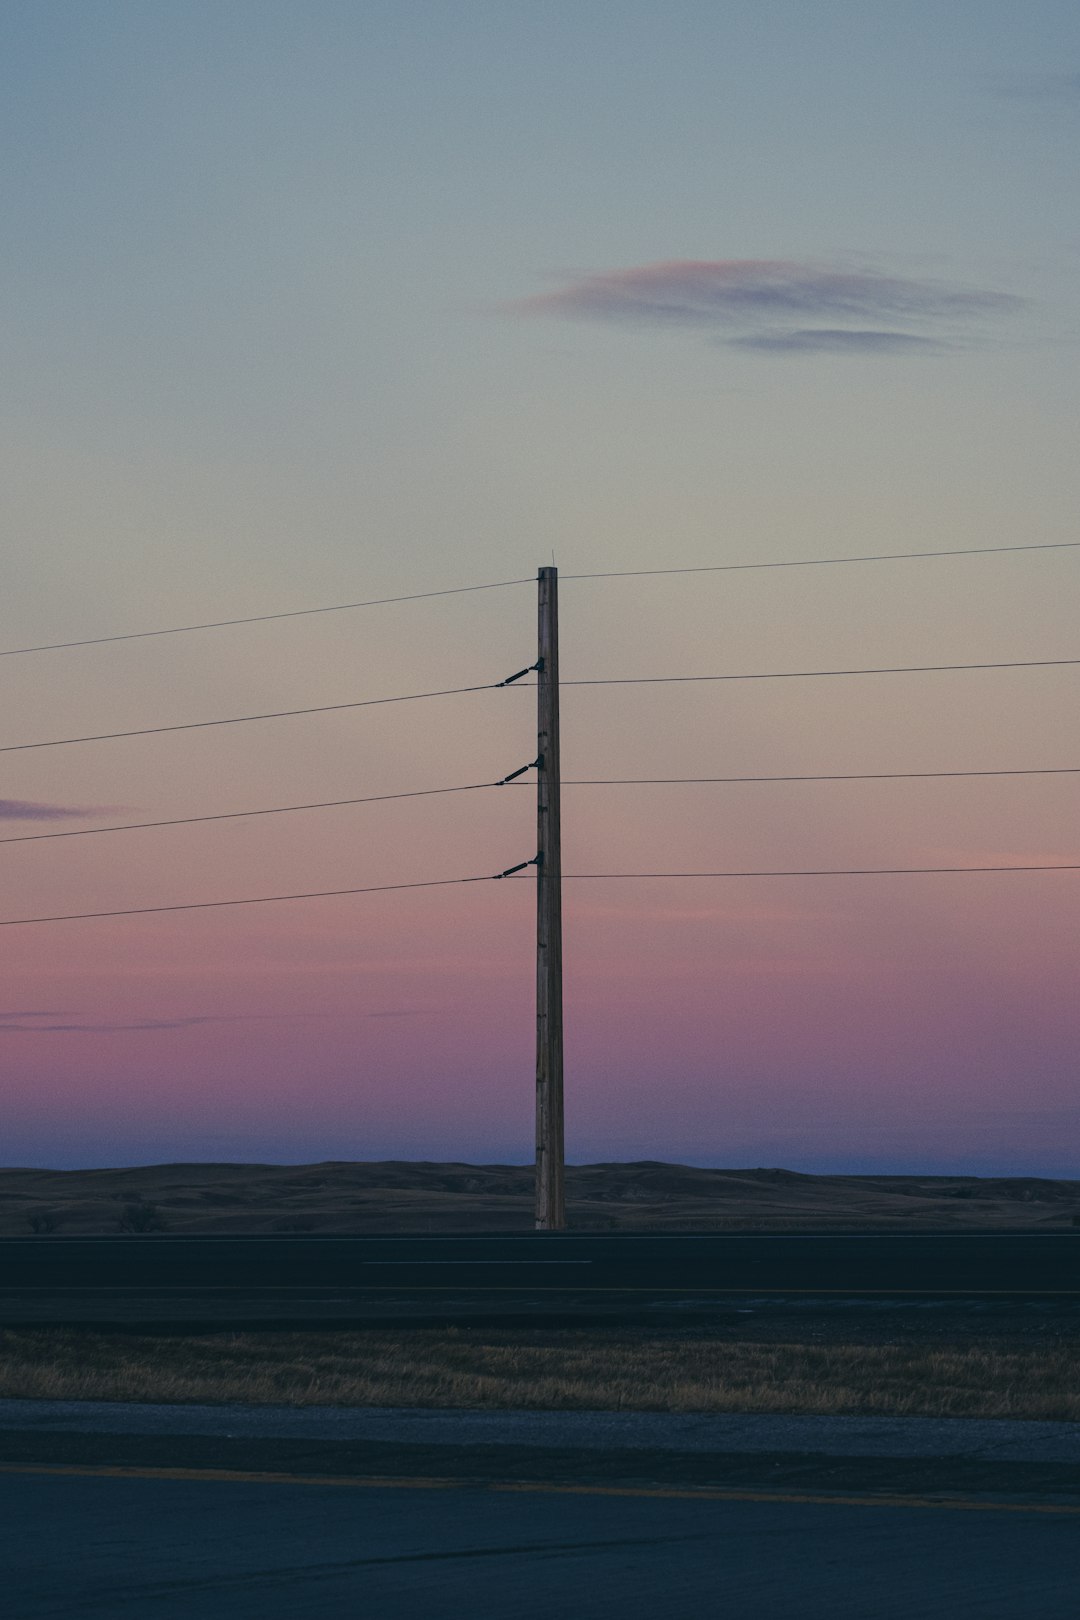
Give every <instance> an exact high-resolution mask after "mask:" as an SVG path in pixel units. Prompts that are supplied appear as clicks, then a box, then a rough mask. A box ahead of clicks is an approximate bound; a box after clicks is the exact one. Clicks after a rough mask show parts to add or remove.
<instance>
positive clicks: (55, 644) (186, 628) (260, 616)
mask: <svg viewBox="0 0 1080 1620" xmlns="http://www.w3.org/2000/svg"><path fill="white" fill-rule="evenodd" d="M535 583H536V581H535V580H533V579H497V580H493V581H492V582H491V583H490V584H487V585H455V586H453V587H452V588H451V589H449V590H443V591H414V592H413V593H412V594H411V595H409V596H375V597H372V598H371V599H370V600H369V601H366V602H331V603H330V604H329V605H328V606H325V607H313V608H291V609H289V611H288V612H285V613H254V614H252V615H250V617H248V618H244V619H211V620H208V621H207V622H206V623H205V624H174V625H170V626H168V627H167V628H166V629H164V630H128V631H126V632H125V633H124V634H122V635H116V636H88V637H86V638H85V639H84V640H82V641H51V642H47V643H45V644H44V645H42V646H40V647H5V648H3V649H0V658H18V657H21V656H22V655H23V654H24V653H39V652H62V651H63V650H64V649H66V648H69V647H100V646H102V645H104V644H105V643H106V642H112V641H145V640H147V639H148V638H149V637H151V636H184V635H189V634H191V632H192V631H195V630H226V629H231V628H233V627H234V626H235V625H240V624H268V623H269V622H270V621H271V620H272V619H305V618H310V617H311V616H312V615H313V614H317V613H349V612H352V611H353V610H354V609H356V608H367V607H386V606H387V605H388V604H389V603H391V602H426V601H429V600H430V599H431V598H432V597H435V596H466V595H468V594H469V593H470V592H472V591H501V590H505V589H507V588H508V587H509V586H511V585H534V584H535Z"/></svg>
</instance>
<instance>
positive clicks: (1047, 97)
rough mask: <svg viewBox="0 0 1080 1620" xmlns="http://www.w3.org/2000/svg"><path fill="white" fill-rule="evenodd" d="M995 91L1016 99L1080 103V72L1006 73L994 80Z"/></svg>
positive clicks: (1000, 94)
mask: <svg viewBox="0 0 1080 1620" xmlns="http://www.w3.org/2000/svg"><path fill="white" fill-rule="evenodd" d="M992 88H993V90H994V93H995V94H996V95H999V96H1007V97H1009V98H1010V99H1012V100H1016V101H1065V102H1069V101H1075V102H1077V103H1080V72H1072V73H1070V72H1065V73H1060V72H1059V73H1006V74H1002V75H1001V76H1000V77H998V78H996V79H995V80H994V81H993V84H992Z"/></svg>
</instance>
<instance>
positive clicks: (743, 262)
mask: <svg viewBox="0 0 1080 1620" xmlns="http://www.w3.org/2000/svg"><path fill="white" fill-rule="evenodd" d="M1020 307H1021V300H1020V299H1018V298H1015V297H1013V296H1011V295H1009V294H1007V293H999V292H990V291H986V290H983V289H979V288H972V287H957V286H950V285H949V284H947V283H944V282H938V281H932V280H920V279H917V278H914V277H904V276H888V275H884V274H882V273H881V272H879V271H876V270H850V269H836V268H831V267H829V266H826V265H815V264H800V263H797V262H794V261H792V260H787V259H718V260H702V259H674V260H666V261H664V262H663V263H660V264H646V265H639V266H636V267H632V268H630V269H626V270H609V271H603V272H600V273H598V274H595V275H588V276H583V277H581V278H579V279H577V280H574V281H569V282H567V283H566V285H565V286H563V287H559V288H557V289H556V290H555V291H554V292H549V293H540V294H537V295H536V296H534V297H531V298H522V299H518V300H517V301H516V302H514V303H511V304H509V305H507V306H505V308H506V309H507V311H508V312H509V313H511V314H515V315H521V316H562V317H564V318H571V319H577V320H591V321H605V322H620V323H625V324H627V325H638V326H685V327H692V328H698V329H703V330H712V331H714V332H715V333H716V336H717V338H718V339H719V340H720V341H722V342H726V343H729V344H734V345H736V346H737V347H740V348H749V349H758V350H761V351H762V352H773V353H817V352H822V351H833V352H837V353H890V352H891V353H899V352H904V351H907V350H913V349H928V348H934V347H941V346H944V345H946V344H947V343H948V342H950V341H952V340H954V339H955V337H956V336H957V335H959V334H963V333H965V332H966V331H967V330H968V328H969V327H970V324H971V323H972V322H973V321H977V320H980V319H984V318H986V317H994V316H1001V315H1007V314H1011V313H1013V312H1014V311H1015V310H1017V309H1018V308H1020ZM815 322H820V323H821V324H820V325H814V324H813V323H815Z"/></svg>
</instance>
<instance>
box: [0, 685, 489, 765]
mask: <svg viewBox="0 0 1080 1620" xmlns="http://www.w3.org/2000/svg"><path fill="white" fill-rule="evenodd" d="M504 685H506V682H504V681H486V682H485V683H484V685H483V686H450V687H447V688H445V689H444V690H443V691H439V692H407V693H405V695H404V696H402V697H382V698H357V699H355V700H353V701H352V702H349V703H318V704H315V705H313V706H312V707H311V708H306V709H273V710H271V711H270V712H269V713H266V714H236V715H229V716H228V717H227V718H226V719H223V720H186V721H184V722H183V723H182V724H180V725H172V726H140V727H138V728H137V729H136V730H133V731H101V732H97V733H95V734H94V735H93V736H88V737H54V738H51V739H50V740H48V741H47V742H24V743H5V744H4V745H3V746H0V754H17V753H19V752H21V751H22V750H23V749H27V748H66V747H69V746H70V745H71V744H72V743H90V742H112V741H114V740H115V739H116V738H117V737H157V736H160V735H161V733H163V732H166V731H204V730H206V729H207V728H208V727H210V726H245V725H250V724H251V723H252V721H255V720H287V719H290V718H291V717H293V716H294V715H298V714H334V713H336V712H337V711H338V710H341V709H374V708H378V707H379V706H380V705H381V704H385V703H418V702H420V701H421V700H423V699H425V698H440V697H460V696H461V695H462V694H463V693H465V692H495V691H498V689H499V687H501V686H504Z"/></svg>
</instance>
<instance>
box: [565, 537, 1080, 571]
mask: <svg viewBox="0 0 1080 1620" xmlns="http://www.w3.org/2000/svg"><path fill="white" fill-rule="evenodd" d="M1077 546H1080V540H1045V541H1037V542H1036V543H1035V544H1034V545H1019V546H956V547H953V548H952V549H951V550H948V551H881V552H877V553H875V554H874V555H873V556H863V557H785V558H782V559H780V560H779V561H777V562H745V563H705V564H701V565H698V566H695V567H691V568H618V569H614V570H612V571H611V572H605V573H595V574H562V575H560V579H561V580H570V579H574V580H577V579H655V578H657V577H658V576H660V575H662V574H741V573H748V572H750V571H751V570H753V569H760V568H837V567H840V566H841V565H842V564H844V563H873V562H915V561H921V560H923V559H925V558H931V557H991V556H996V555H999V554H1000V553H1002V552H1007V551H1011V552H1017V551H1069V550H1072V549H1075V548H1076V547H1077Z"/></svg>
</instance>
